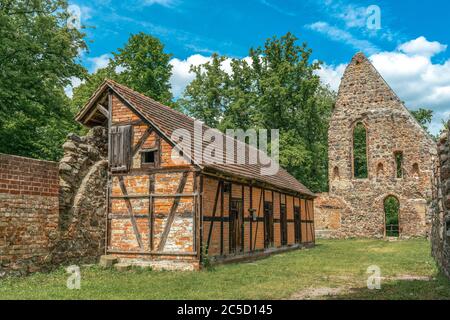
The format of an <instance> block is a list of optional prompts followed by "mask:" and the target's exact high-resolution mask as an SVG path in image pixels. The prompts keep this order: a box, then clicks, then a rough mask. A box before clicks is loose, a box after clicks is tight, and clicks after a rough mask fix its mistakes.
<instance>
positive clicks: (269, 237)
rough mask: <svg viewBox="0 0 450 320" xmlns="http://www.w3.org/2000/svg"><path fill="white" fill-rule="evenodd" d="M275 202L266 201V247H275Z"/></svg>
mask: <svg viewBox="0 0 450 320" xmlns="http://www.w3.org/2000/svg"><path fill="white" fill-rule="evenodd" d="M273 243H274V237H273V204H272V202H265V203H264V247H265V248H269V247H273Z"/></svg>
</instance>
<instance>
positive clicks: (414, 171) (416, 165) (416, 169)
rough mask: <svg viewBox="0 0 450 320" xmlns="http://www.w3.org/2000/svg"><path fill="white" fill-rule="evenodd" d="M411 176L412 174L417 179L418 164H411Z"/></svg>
mask: <svg viewBox="0 0 450 320" xmlns="http://www.w3.org/2000/svg"><path fill="white" fill-rule="evenodd" d="M412 174H413V177H415V178H418V177H419V164H418V163H414V164H413V167H412Z"/></svg>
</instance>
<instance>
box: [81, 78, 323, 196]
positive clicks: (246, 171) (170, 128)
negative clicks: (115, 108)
mask: <svg viewBox="0 0 450 320" xmlns="http://www.w3.org/2000/svg"><path fill="white" fill-rule="evenodd" d="M107 87H109V88H111V89H112V90H113V91H114V92H115V93H117V94H118V95H119V96H120V97H121V98H123V99H124V100H125V101H126V102H128V103H129V104H130V105H131V107H132V108H134V109H135V110H136V111H137V112H138V113H140V114H141V116H142V117H144V118H145V119H146V120H147V121H149V122H150V123H152V124H153V125H155V126H156V127H157V129H159V130H160V131H161V132H162V133H163V134H164V135H165V136H166V138H167V139H169V140H171V136H172V133H173V132H174V131H175V130H176V129H180V128H183V129H186V130H188V131H189V132H190V134H191V137H194V119H192V118H190V117H188V116H186V115H185V114H183V113H181V112H179V111H176V110H174V109H172V108H170V107H168V106H165V105H163V104H161V103H159V102H157V101H155V100H153V99H151V98H149V97H147V96H145V95H143V94H140V93H138V92H136V91H134V90H132V89H130V88H128V87H126V86H124V85H121V84H119V83H117V82H115V81H112V80H106V81H105V83H104V84H103V85H102V86H101V87H100V88H99V89H98V90H97V91H96V93H95V94H94V95H93V97H92V98H91V99H90V100H89V102H88V104H86V106H85V107H84V108H83V109H82V110H81V111H80V113H79V114H78V116H77V120H78V121H81V118H82V116H83V115H84V114H86V112H87V111H88V109H90V108H91V107H92V106H93V104H94V103H95V100H97V98H98V96H99V94H100V93H101V92H103V91H104V90H105V88H107ZM202 129H203V131H206V130H208V129H210V128H209V127H208V126H206V125H202ZM220 134H221V135H222V136H224V137H225V138H226V139H233V138H231V137H229V136H226V135H224V134H223V133H220ZM233 140H235V139H233ZM197 142H199V143H201V145H203V147H205V144H207V143H205V142H204V141H197ZM235 142H236V144H239V143H240V144H242V142H240V141H238V140H235ZM192 143H195V141H192ZM245 148H246V150H247V151H248V149H249V148H252V147H251V146H249V145H247V144H245ZM236 153H237V152H236ZM246 158H248V152H246ZM192 160H193V161H194V162H196V159H195V157H194V155H192ZM245 163H248V161H245ZM197 164H198V165H199V166H200V167H202V168H204V169H206V170H208V169H209V170H213V171H219V172H223V173H225V174H229V175H232V176H237V177H240V178H244V179H246V180H255V181H259V182H263V183H267V184H270V185H273V186H275V187H277V188H280V189H285V190H291V191H294V192H297V193H301V194H303V195H306V196H310V197H314V196H315V195H314V193H312V192H311V191H310V190H308V188H306V187H305V186H304V185H303V184H301V183H300V182H299V181H298V180H297V179H295V178H294V177H293V176H292V175H290V174H289V173H288V172H287V171H286V170H284V169H282V168H280V169H279V170H278V173H277V174H275V175H262V174H261V168H262V165H261V164H208V163H204V162H203V163H197Z"/></svg>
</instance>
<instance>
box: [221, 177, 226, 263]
mask: <svg viewBox="0 0 450 320" xmlns="http://www.w3.org/2000/svg"><path fill="white" fill-rule="evenodd" d="M221 182H222V183H223V181H222V180H221ZM224 189H225V188H222V189H221V190H220V193H221V196H220V218H221V220H220V221H221V222H220V255H221V256H223V216H224V209H225V208H224V206H225V200H224V198H225V190H224Z"/></svg>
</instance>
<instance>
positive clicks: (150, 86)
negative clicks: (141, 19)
mask: <svg viewBox="0 0 450 320" xmlns="http://www.w3.org/2000/svg"><path fill="white" fill-rule="evenodd" d="M117 51H118V52H115V53H113V58H112V59H110V62H109V64H108V66H107V67H105V68H102V69H99V70H97V71H96V72H95V73H93V74H91V75H89V76H88V77H87V79H86V81H85V82H84V83H83V84H81V85H80V86H79V87H77V88H76V89H75V90H74V94H73V99H72V105H73V107H74V108H76V109H79V108H81V107H82V106H83V105H84V104H85V103H86V101H87V100H88V99H89V97H90V96H91V95H92V94H93V93H94V91H95V90H96V89H97V88H98V87H99V86H100V84H101V83H102V82H103V81H104V80H105V79H106V78H109V79H112V80H116V81H117V82H119V83H121V84H124V85H126V86H128V87H130V88H131V89H133V90H136V91H138V92H140V93H142V94H145V95H146V96H148V97H151V98H153V99H155V100H157V101H159V102H161V103H164V104H166V105H169V106H175V103H174V102H173V96H172V93H171V86H170V82H169V80H170V77H171V75H172V66H171V65H170V63H169V61H170V59H171V57H172V55H171V54H168V53H165V52H164V45H163V44H162V43H161V42H160V41H159V40H158V39H157V38H154V37H152V36H150V35H148V34H145V33H142V32H141V33H138V34H135V35H131V36H130V38H129V39H128V42H127V43H126V44H125V46H124V47H123V48H119V49H118V50H117Z"/></svg>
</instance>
